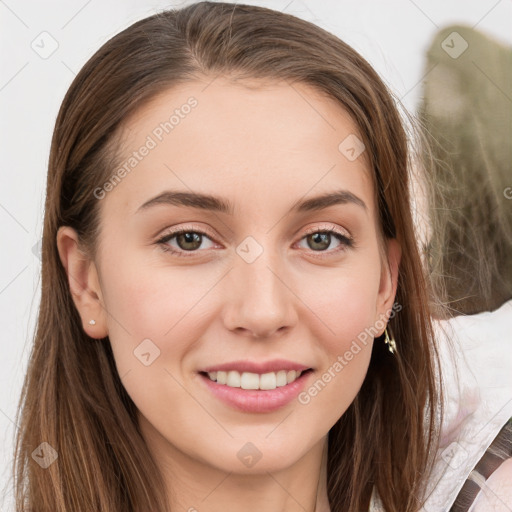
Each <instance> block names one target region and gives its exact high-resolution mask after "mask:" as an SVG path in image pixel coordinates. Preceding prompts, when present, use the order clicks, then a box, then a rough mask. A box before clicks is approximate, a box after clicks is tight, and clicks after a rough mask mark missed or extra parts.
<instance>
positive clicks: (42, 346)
mask: <svg viewBox="0 0 512 512" xmlns="http://www.w3.org/2000/svg"><path fill="white" fill-rule="evenodd" d="M408 163H409V156H408V148H407V139H406V134H405V132H404V129H403V126H402V124H401V121H400V117H399V114H398V112H397V109H396V106H395V104H394V102H393V99H392V97H391V96H390V94H389V92H388V91H387V89H386V87H385V86H384V84H383V83H382V81H381V80H380V78H379V77H378V76H377V74H376V73H375V71H374V70H373V69H372V68H371V67H370V66H369V64H368V63H367V62H366V61H365V60H364V59H363V58H362V57H361V56H359V55H358V54H357V53H356V52H355V51H354V50H353V49H351V48H350V47H348V46H347V45H346V44H345V43H343V42H342V41H340V40H339V39H337V38H336V37H334V36H333V35H331V34H329V33H327V32H325V31H324V30H322V29H320V28H318V27H316V26H314V25H312V24H310V23H307V22H305V21H302V20H300V19H297V18H295V17H293V16H290V15H286V14H283V13H279V12H275V11H272V10H269V9H264V8H259V7H250V6H245V5H236V6H233V5H229V4H223V3H210V2H201V3H198V4H194V5H191V6H189V7H186V8H184V9H181V10H176V11H166V12H163V13H161V14H158V15H155V16H151V17H149V18H146V19H144V20H141V21H139V22H137V23H135V24H133V25H132V26H131V27H129V28H128V29H126V30H125V31H123V32H122V33H120V34H118V35H117V36H115V37H113V38H112V39H111V40H110V41H108V42H107V43H106V44H105V45H104V46H103V47H102V48H100V50H99V51H98V52H97V53H96V54H95V55H94V56H93V57H92V58H91V59H90V60H89V62H88V63H87V64H86V65H85V66H84V68H83V69H82V70H81V71H80V73H79V74H78V75H77V77H76V79H75V81H74V82H73V84H72V85H71V87H70V89H69V91H68V93H67V95H66V97H65V99H64V101H63V104H62V107H61V110H60V112H59V116H58V119H57V122H56V126H55V132H54V137H53V141H52V149H51V157H50V163H49V173H48V188H47V202H46V211H45V225H44V237H43V276H42V293H43V297H42V300H41V310H40V315H39V323H38V328H37V333H36V338H35V342H34V350H33V353H32V357H31V361H30V367H29V371H28V374H27V378H26V382H25V386H24V392H23V397H22V402H21V404H20V410H21V417H20V420H19V421H20V423H21V429H20V437H19V439H18V445H17V457H18V458H17V460H18V463H17V479H18V487H17V497H18V508H19V510H38V511H46V510H51V511H52V512H54V511H62V512H63V511H71V510H73V511H75V510H80V511H89V510H91V511H92V510H94V511H97V510H102V511H121V510H122V511H127V510H133V511H148V510H151V511H159V510H172V511H175V510H189V511H193V510H200V511H202V510H220V509H222V510H239V509H241V508H243V509H244V510H266V511H269V512H272V511H274V510H286V511H295V510H311V511H313V510H314V511H316V512H321V511H322V512H323V511H328V510H331V511H333V512H334V511H336V512H337V511H349V510H350V511H356V510H357V511H359V510H368V509H369V508H370V509H371V510H377V509H378V507H381V508H380V510H386V511H415V510H418V509H419V508H420V506H421V503H422V501H423V490H424V486H425V479H426V476H427V475H428V471H429V468H430V465H431V456H432V454H433V453H434V449H435V446H436V438H435V431H436V430H435V429H436V423H437V415H438V412H439V409H438V390H437V385H436V382H437V380H436V373H435V369H436V364H435V347H434V344H433V335H432V327H431V324H430V320H429V314H428V304H427V291H426V284H425V279H424V276H423V273H422V267H421V260H420V256H419V254H418V250H417V245H416V241H415V236H414V231H413V224H412V219H411V211H410V204H409V197H408V194H407V190H408V187H407V184H408V173H409V167H408ZM374 338H376V339H375V342H374ZM43 442H44V443H43ZM25 477H26V478H25ZM24 502H25V505H23V503H24Z"/></svg>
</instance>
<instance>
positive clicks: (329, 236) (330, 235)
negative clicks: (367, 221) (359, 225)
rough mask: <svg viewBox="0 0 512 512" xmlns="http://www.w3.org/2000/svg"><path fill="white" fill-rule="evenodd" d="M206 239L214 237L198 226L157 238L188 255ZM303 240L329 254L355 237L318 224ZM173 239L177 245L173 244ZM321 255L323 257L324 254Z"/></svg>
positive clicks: (178, 253)
mask: <svg viewBox="0 0 512 512" xmlns="http://www.w3.org/2000/svg"><path fill="white" fill-rule="evenodd" d="M205 239H206V240H209V241H210V242H212V237H211V236H210V235H209V234H208V233H205V232H204V231H201V230H199V229H196V228H182V229H179V230H176V231H173V232H171V233H168V234H166V235H165V236H163V237H162V238H160V239H159V240H157V244H159V245H160V246H161V247H162V249H163V250H164V251H168V252H171V253H172V254H175V255H176V256H184V257H188V256H194V253H198V252H201V251H199V249H200V247H201V245H202V244H203V242H204V241H205ZM302 240H306V242H307V244H308V248H309V249H311V250H312V251H313V252H316V253H319V252H320V253H324V252H327V253H328V254H332V253H338V252H340V251H343V250H345V249H346V248H349V247H353V239H352V238H351V237H350V236H349V235H347V234H345V233H342V232H341V231H338V230H337V229H333V228H332V227H330V226H329V227H325V228H324V226H322V227H321V228H320V227H318V226H317V227H316V228H314V229H310V230H308V231H306V234H305V236H304V237H303V238H301V241H302ZM171 241H172V242H174V243H175V244H176V245H173V244H171V243H170V242H171ZM333 241H337V242H338V247H337V248H335V249H333V250H330V251H327V250H326V249H328V248H329V247H330V245H331V244H332V242H333ZM212 246H213V245H210V247H203V248H204V249H209V248H212ZM187 253H188V254H187ZM319 256H320V255H319ZM321 257H323V255H322V256H321Z"/></svg>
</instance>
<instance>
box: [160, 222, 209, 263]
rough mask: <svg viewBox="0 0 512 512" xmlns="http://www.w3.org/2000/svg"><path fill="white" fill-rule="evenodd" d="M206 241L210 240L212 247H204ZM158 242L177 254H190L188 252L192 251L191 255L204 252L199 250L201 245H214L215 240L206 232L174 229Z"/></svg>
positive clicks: (163, 247) (165, 248)
mask: <svg viewBox="0 0 512 512" xmlns="http://www.w3.org/2000/svg"><path fill="white" fill-rule="evenodd" d="M205 241H209V242H210V244H211V245H210V247H208V246H207V247H204V243H205ZM157 243H158V244H160V245H161V246H162V249H163V250H164V251H169V252H171V253H173V254H175V255H177V256H188V255H187V254H186V253H190V256H193V255H194V253H201V252H203V251H202V250H199V249H200V248H201V246H203V247H202V248H203V249H210V248H211V247H213V242H212V240H211V238H210V237H209V236H208V235H207V234H206V233H203V232H202V231H198V230H192V229H181V230H178V231H174V232H172V233H169V234H168V235H165V236H164V237H163V238H161V239H160V240H158V242H157Z"/></svg>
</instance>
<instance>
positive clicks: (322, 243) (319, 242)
mask: <svg viewBox="0 0 512 512" xmlns="http://www.w3.org/2000/svg"><path fill="white" fill-rule="evenodd" d="M306 238H307V240H308V245H309V247H310V248H311V249H314V250H320V251H323V250H325V249H328V248H329V245H331V235H330V234H329V233H320V232H319V233H314V234H313V235H308V236H307V237H306ZM309 242H311V243H309Z"/></svg>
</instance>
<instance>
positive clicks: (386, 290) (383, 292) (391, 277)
mask: <svg viewBox="0 0 512 512" xmlns="http://www.w3.org/2000/svg"><path fill="white" fill-rule="evenodd" d="M386 244H387V245H386V256H387V259H386V260H385V261H384V264H383V266H382V273H381V281H380V289H379V305H378V314H379V316H380V318H382V317H383V316H385V317H386V318H388V317H389V312H390V311H391V309H392V307H393V303H394V300H395V296H396V290H397V286H398V271H399V268H400V259H401V257H402V248H401V246H400V244H399V243H398V241H397V240H396V239H394V238H393V239H388V240H387V241H386Z"/></svg>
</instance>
